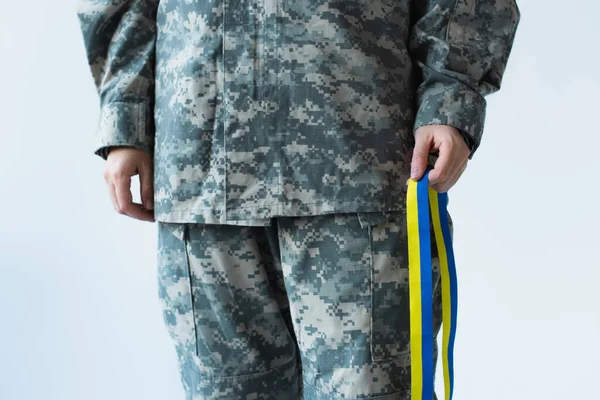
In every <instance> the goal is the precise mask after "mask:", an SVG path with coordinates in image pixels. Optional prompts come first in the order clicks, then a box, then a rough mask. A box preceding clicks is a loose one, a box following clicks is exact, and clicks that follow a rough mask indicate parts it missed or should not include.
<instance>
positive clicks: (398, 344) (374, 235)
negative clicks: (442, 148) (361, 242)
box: [359, 211, 410, 361]
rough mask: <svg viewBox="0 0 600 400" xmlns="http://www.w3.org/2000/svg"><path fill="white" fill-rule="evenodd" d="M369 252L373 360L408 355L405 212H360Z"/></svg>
mask: <svg viewBox="0 0 600 400" xmlns="http://www.w3.org/2000/svg"><path fill="white" fill-rule="evenodd" d="M359 221H360V224H361V226H362V227H363V228H365V229H367V231H368V235H369V251H370V255H371V259H370V268H371V280H370V281H371V283H370V286H371V287H370V290H371V338H370V351H371V358H372V359H373V360H374V361H378V360H386V359H390V358H397V357H404V356H406V357H407V356H409V350H410V346H409V343H410V341H409V340H410V332H409V328H410V326H409V323H410V317H409V311H410V309H409V296H408V248H407V242H406V240H407V236H406V213H405V212H404V211H391V212H390V211H387V212H380V213H359Z"/></svg>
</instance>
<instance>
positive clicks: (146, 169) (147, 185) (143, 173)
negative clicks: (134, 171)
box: [139, 163, 154, 210]
mask: <svg viewBox="0 0 600 400" xmlns="http://www.w3.org/2000/svg"><path fill="white" fill-rule="evenodd" d="M139 173H140V196H141V198H142V204H143V205H144V207H145V208H146V209H148V210H152V209H154V173H153V170H152V164H151V163H142V165H141V166H140V169H139Z"/></svg>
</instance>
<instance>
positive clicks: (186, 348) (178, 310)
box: [157, 222, 200, 371]
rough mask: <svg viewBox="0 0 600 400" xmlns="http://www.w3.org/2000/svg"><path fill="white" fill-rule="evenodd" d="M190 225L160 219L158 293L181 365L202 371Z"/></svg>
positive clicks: (164, 317) (181, 366)
mask: <svg viewBox="0 0 600 400" xmlns="http://www.w3.org/2000/svg"><path fill="white" fill-rule="evenodd" d="M187 229H188V226H187V224H177V223H165V222H158V252H157V268H158V271H157V276H158V296H159V301H160V304H161V308H162V313H163V319H164V322H165V325H166V328H167V330H168V332H169V335H170V336H171V339H172V340H173V341H174V343H175V348H176V350H177V356H178V361H179V364H180V365H179V366H180V368H181V369H191V370H194V371H199V369H200V368H199V364H198V359H197V354H198V349H197V332H196V324H195V320H194V307H193V298H192V285H191V278H190V270H189V262H188V254H187V248H186V234H187Z"/></svg>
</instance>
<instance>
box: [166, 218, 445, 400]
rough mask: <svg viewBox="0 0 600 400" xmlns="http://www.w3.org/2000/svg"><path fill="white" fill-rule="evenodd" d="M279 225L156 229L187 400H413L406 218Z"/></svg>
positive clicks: (437, 298) (436, 268)
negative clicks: (411, 394)
mask: <svg viewBox="0 0 600 400" xmlns="http://www.w3.org/2000/svg"><path fill="white" fill-rule="evenodd" d="M272 222H273V223H272V225H271V226H266V227H259V226H244V227H240V226H231V225H213V224H179V223H168V222H167V223H160V224H159V236H158V243H159V253H158V270H159V273H158V275H159V291H160V299H161V301H162V304H163V310H164V318H165V322H166V324H167V326H168V328H169V332H170V334H171V337H172V338H173V340H174V342H175V344H176V348H177V354H178V357H179V367H180V372H181V378H182V382H183V384H184V387H185V390H186V393H187V395H188V399H189V400H197V399H267V400H296V399H302V398H304V399H311V400H313V399H316V400H337V399H356V398H361V399H371V398H377V399H378V400H408V399H409V398H410V353H409V302H408V300H409V299H408V296H407V294H408V290H407V289H408V268H407V248H406V229H405V227H406V214H405V213H404V212H389V213H347V214H325V215H317V216H309V217H278V218H273V221H272ZM432 240H435V239H434V238H432ZM433 264H434V276H433V282H434V289H433V292H434V293H435V295H434V296H435V299H434V305H435V309H434V315H435V321H434V327H435V332H436V333H437V331H438V330H439V328H440V325H441V298H440V295H441V291H440V287H441V285H440V284H439V278H440V275H439V262H438V259H437V255H436V254H434V260H433ZM436 357H437V354H436Z"/></svg>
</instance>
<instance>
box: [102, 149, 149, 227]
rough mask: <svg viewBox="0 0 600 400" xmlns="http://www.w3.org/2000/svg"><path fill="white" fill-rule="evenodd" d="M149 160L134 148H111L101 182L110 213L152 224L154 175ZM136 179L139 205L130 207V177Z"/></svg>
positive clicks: (132, 203) (147, 155) (132, 204)
mask: <svg viewBox="0 0 600 400" xmlns="http://www.w3.org/2000/svg"><path fill="white" fill-rule="evenodd" d="M152 162H153V160H152V156H151V155H150V154H148V153H146V152H144V151H142V150H139V149H136V148H134V147H126V146H115V147H113V148H111V150H110V152H109V153H108V157H107V159H106V164H105V168H104V180H105V181H106V184H107V185H108V194H109V195H110V199H111V201H112V203H113V207H114V209H115V210H116V211H117V212H118V213H119V214H124V215H128V216H130V217H131V218H135V219H139V220H142V221H150V222H154V182H153V181H154V173H153V169H152V168H153V165H152ZM136 174H139V175H140V191H141V193H140V194H141V198H142V204H143V205H142V204H138V203H134V202H133V197H132V195H131V177H132V176H134V175H136Z"/></svg>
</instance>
